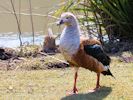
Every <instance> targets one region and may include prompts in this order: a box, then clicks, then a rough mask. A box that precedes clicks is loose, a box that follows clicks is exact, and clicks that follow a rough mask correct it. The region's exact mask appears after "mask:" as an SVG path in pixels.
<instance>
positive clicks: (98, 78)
mask: <svg viewBox="0 0 133 100" xmlns="http://www.w3.org/2000/svg"><path fill="white" fill-rule="evenodd" d="M99 81H100V73H99V74H97V83H96V88H95V90H97V89H99V88H100V82H99Z"/></svg>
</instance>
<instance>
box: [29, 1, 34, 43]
mask: <svg viewBox="0 0 133 100" xmlns="http://www.w3.org/2000/svg"><path fill="white" fill-rule="evenodd" d="M29 6H30V19H31V27H32V37H33V45H34V40H35V39H34V37H35V35H34V23H33V17H32V8H31V0H29Z"/></svg>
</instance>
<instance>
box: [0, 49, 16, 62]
mask: <svg viewBox="0 0 133 100" xmlns="http://www.w3.org/2000/svg"><path fill="white" fill-rule="evenodd" d="M14 56H15V50H13V49H11V48H0V59H1V60H7V59H10V58H12V57H14Z"/></svg>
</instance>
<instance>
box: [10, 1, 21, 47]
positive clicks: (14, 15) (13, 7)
mask: <svg viewBox="0 0 133 100" xmlns="http://www.w3.org/2000/svg"><path fill="white" fill-rule="evenodd" d="M10 1H11V5H12V9H13V12H14V16H15V19H16V21H17V26H18V31H19V40H20V46H22V40H21V34H22V32H21V29H20V24H19V20H18V17H17V14H16V10H15V7H14V4H13V1H12V0H10Z"/></svg>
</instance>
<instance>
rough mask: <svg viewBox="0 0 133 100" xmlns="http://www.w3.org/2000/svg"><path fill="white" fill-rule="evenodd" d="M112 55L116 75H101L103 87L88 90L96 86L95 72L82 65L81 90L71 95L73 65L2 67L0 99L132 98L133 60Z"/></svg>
mask: <svg viewBox="0 0 133 100" xmlns="http://www.w3.org/2000/svg"><path fill="white" fill-rule="evenodd" d="M112 59H113V60H112V63H111V71H112V73H113V74H114V76H115V77H116V79H114V78H112V77H107V76H106V77H105V76H103V75H101V86H102V88H101V89H100V90H99V91H98V92H96V93H88V90H89V89H92V88H94V87H95V83H96V74H95V73H93V72H90V71H89V70H86V69H83V68H80V70H79V77H78V83H77V86H78V89H79V93H78V94H76V95H70V96H67V95H66V92H67V90H71V89H72V87H73V76H74V70H73V68H66V69H51V70H48V69H47V70H30V71H26V70H16V71H0V100H60V99H62V100H133V64H132V63H123V62H120V61H119V60H118V58H117V57H112Z"/></svg>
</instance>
